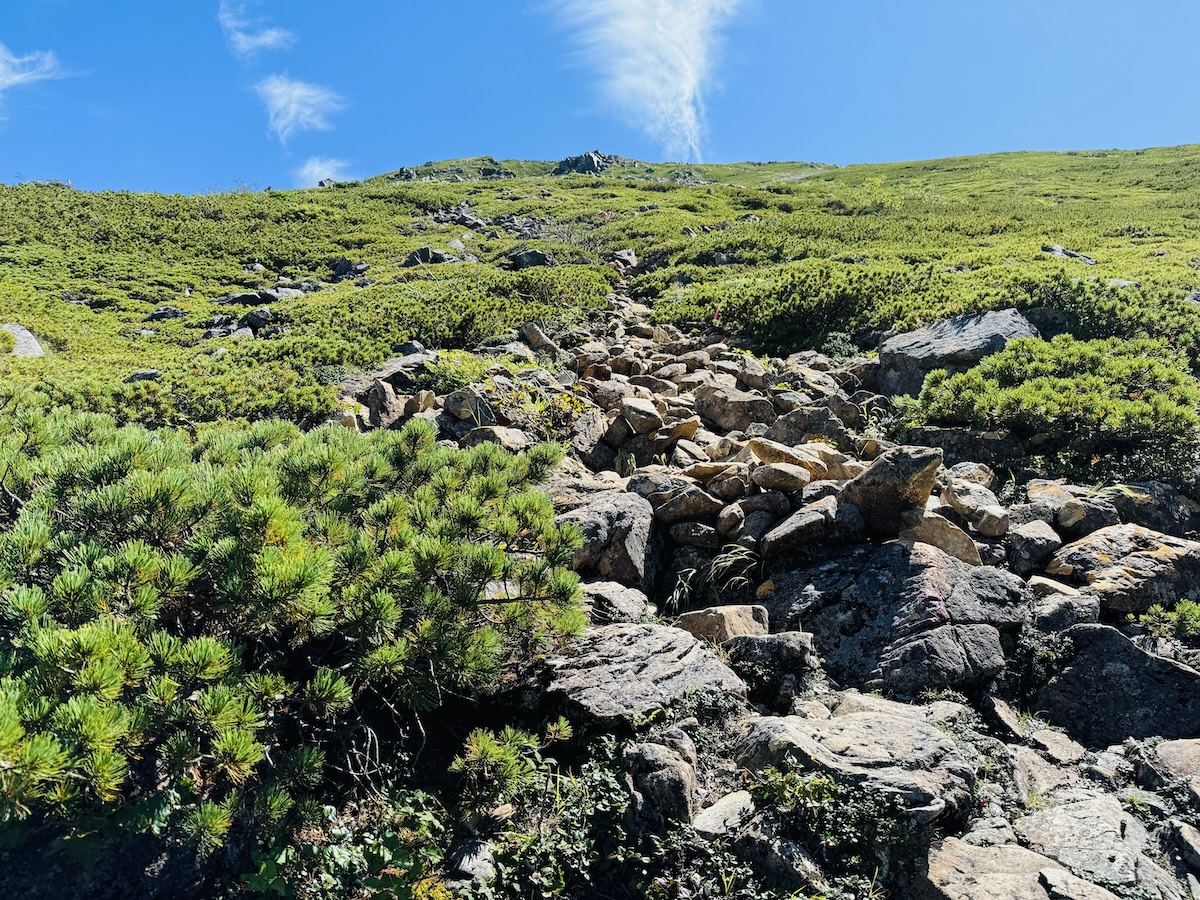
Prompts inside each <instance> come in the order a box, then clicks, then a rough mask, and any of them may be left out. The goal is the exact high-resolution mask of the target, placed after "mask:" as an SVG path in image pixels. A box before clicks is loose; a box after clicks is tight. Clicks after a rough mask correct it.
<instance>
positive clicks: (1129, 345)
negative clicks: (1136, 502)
mask: <svg viewBox="0 0 1200 900" xmlns="http://www.w3.org/2000/svg"><path fill="white" fill-rule="evenodd" d="M1198 405H1200V382H1197V381H1196V379H1195V378H1194V377H1193V375H1192V374H1191V370H1190V369H1189V367H1188V363H1187V359H1186V357H1185V356H1184V354H1183V353H1181V352H1179V351H1177V350H1173V349H1171V348H1170V347H1168V346H1166V345H1165V344H1163V343H1161V342H1159V341H1154V340H1150V339H1145V338H1143V339H1138V340H1133V341H1124V340H1120V339H1117V338H1111V339H1108V340H1096V341H1077V340H1075V339H1074V338H1072V337H1070V336H1067V335H1062V336H1059V337H1057V338H1055V339H1054V340H1052V341H1040V340H1032V339H1026V340H1018V341H1013V342H1012V343H1010V344H1009V345H1008V347H1007V348H1005V349H1004V350H1003V351H1002V352H1000V353H996V354H994V355H992V356H989V357H987V358H986V359H984V360H983V362H981V363H980V364H979V365H978V366H976V367H975V368H973V369H970V370H968V371H967V372H964V373H961V374H958V375H953V376H947V374H946V372H945V371H937V372H933V373H931V374H930V375H929V376H928V377H927V378H926V380H925V385H924V387H923V388H922V390H921V395H920V397H919V398H918V401H917V416H918V418H919V419H920V420H921V421H924V422H929V423H934V424H940V425H965V426H968V427H971V428H977V429H996V428H1004V429H1010V430H1011V431H1013V432H1014V433H1016V434H1017V435H1018V436H1019V437H1021V438H1025V439H1030V438H1036V439H1037V443H1038V446H1040V447H1041V448H1043V450H1044V451H1045V452H1047V453H1048V454H1051V455H1053V454H1058V455H1059V457H1060V459H1061V461H1062V462H1064V463H1071V464H1074V465H1078V466H1096V465H1100V464H1104V465H1106V466H1117V467H1118V468H1119V467H1124V466H1132V467H1133V468H1134V469H1136V470H1137V471H1141V472H1145V471H1159V470H1157V469H1154V468H1152V467H1153V466H1155V465H1158V464H1161V465H1162V466H1164V467H1165V468H1164V469H1162V470H1161V472H1162V473H1168V472H1170V473H1174V474H1175V475H1176V476H1179V477H1183V476H1186V474H1187V472H1188V470H1189V467H1190V466H1191V465H1192V464H1193V463H1194V461H1195V458H1196V452H1197V447H1198V436H1197V427H1198V426H1200V416H1198V415H1197V407H1198Z"/></svg>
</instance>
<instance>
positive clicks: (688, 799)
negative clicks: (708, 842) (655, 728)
mask: <svg viewBox="0 0 1200 900" xmlns="http://www.w3.org/2000/svg"><path fill="white" fill-rule="evenodd" d="M622 759H623V762H624V764H625V771H626V772H628V773H629V779H630V782H631V784H632V787H633V805H634V809H633V812H634V815H635V816H636V817H637V818H638V819H640V820H641V824H642V825H643V827H645V826H648V827H650V828H653V829H658V828H661V827H663V826H665V825H667V824H668V823H670V822H681V823H683V824H685V825H686V824H688V823H690V822H691V821H692V817H693V816H694V815H695V813H696V808H697V806H698V795H699V785H698V784H697V780H696V770H695V769H694V768H693V767H692V764H691V763H690V762H689V761H688V760H686V759H684V758H683V756H682V755H681V754H680V753H679V751H677V750H675V749H674V748H672V747H667V746H664V745H663V744H659V743H653V742H646V743H638V744H629V745H627V746H626V747H625V749H624V752H623V753H622Z"/></svg>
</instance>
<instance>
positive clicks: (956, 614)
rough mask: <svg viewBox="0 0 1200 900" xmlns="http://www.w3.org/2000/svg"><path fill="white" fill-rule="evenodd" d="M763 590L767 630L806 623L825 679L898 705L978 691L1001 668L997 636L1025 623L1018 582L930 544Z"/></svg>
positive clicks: (846, 562) (847, 558) (852, 561)
mask: <svg viewBox="0 0 1200 900" xmlns="http://www.w3.org/2000/svg"><path fill="white" fill-rule="evenodd" d="M776 581H777V582H778V584H776V583H775V582H776ZM769 584H770V586H771V587H770V588H769V589H768V590H767V591H760V597H759V599H760V601H761V602H763V603H764V604H765V605H766V606H767V608H768V610H769V612H770V616H771V622H772V624H773V626H774V627H776V628H787V627H791V623H793V622H795V621H797V620H799V621H803V623H804V626H805V630H807V631H811V632H812V634H813V637H814V645H815V647H816V650H817V652H818V653H820V655H821V657H822V659H823V660H824V662H825V668H826V671H828V673H829V674H830V676H832V677H833V678H834V679H835V680H836V681H838V682H839V683H841V684H843V685H854V686H857V687H860V688H862V689H865V690H883V691H887V692H889V693H893V694H896V695H899V696H902V697H915V696H917V695H919V694H920V693H921V692H922V691H924V690H928V689H933V688H955V689H971V688H975V687H979V686H981V685H983V684H985V683H986V682H987V681H988V680H990V679H991V678H994V677H995V676H996V675H998V674H999V673H1000V672H1001V671H1002V670H1003V668H1004V662H1005V661H1004V652H1003V649H1002V641H1001V636H1002V634H1010V635H1011V634H1015V633H1016V632H1018V631H1019V630H1020V629H1021V627H1022V626H1023V625H1024V624H1025V623H1026V622H1027V621H1028V619H1029V604H1028V601H1027V599H1026V595H1025V590H1024V584H1023V583H1022V581H1021V580H1020V579H1019V578H1017V577H1016V576H1015V575H1013V574H1011V573H1009V572H1004V571H1001V570H999V569H994V568H991V567H988V566H971V565H967V564H966V563H962V562H960V561H959V560H957V559H954V558H953V557H951V556H949V555H947V554H946V553H944V552H942V551H941V550H939V549H937V548H936V547H933V546H930V545H929V544H902V543H889V544H885V545H884V546H882V547H880V548H878V549H870V548H854V549H852V550H850V551H849V552H847V553H846V554H844V555H843V556H841V557H837V558H834V559H833V560H831V561H830V562H827V563H823V564H821V565H819V566H815V567H813V568H811V569H808V570H807V571H805V572H801V573H796V574H795V575H794V576H792V577H791V578H777V579H775V581H773V582H770V583H769ZM789 585H790V586H791V587H790V589H789ZM764 595H765V596H764Z"/></svg>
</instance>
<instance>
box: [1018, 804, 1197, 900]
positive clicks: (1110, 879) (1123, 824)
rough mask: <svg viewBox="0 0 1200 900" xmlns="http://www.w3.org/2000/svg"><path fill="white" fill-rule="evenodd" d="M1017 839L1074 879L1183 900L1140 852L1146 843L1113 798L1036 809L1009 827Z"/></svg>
mask: <svg viewBox="0 0 1200 900" xmlns="http://www.w3.org/2000/svg"><path fill="white" fill-rule="evenodd" d="M1013 830H1014V831H1015V832H1016V834H1017V839H1018V840H1020V842H1021V843H1022V844H1024V845H1025V846H1027V847H1028V848H1029V849H1030V850H1033V851H1034V852H1036V853H1040V854H1041V855H1043V856H1047V857H1049V858H1050V859H1053V860H1055V861H1056V862H1058V863H1060V864H1061V865H1063V866H1065V867H1066V868H1067V869H1069V870H1071V872H1073V873H1074V874H1075V875H1077V876H1080V877H1083V878H1087V879H1089V880H1091V881H1098V882H1101V883H1103V884H1108V885H1112V886H1113V887H1115V888H1118V889H1121V890H1123V891H1130V890H1138V889H1140V890H1141V891H1143V892H1144V893H1143V896H1146V897H1151V898H1155V900H1185V898H1186V897H1187V895H1186V894H1185V893H1184V887H1183V885H1182V884H1180V883H1179V882H1178V881H1177V880H1176V879H1175V878H1174V877H1173V876H1172V875H1171V874H1170V873H1168V872H1167V871H1165V870H1164V869H1163V868H1161V867H1160V866H1159V865H1157V864H1156V863H1155V862H1153V861H1152V860H1151V859H1150V858H1149V857H1148V856H1147V855H1146V853H1145V851H1147V850H1148V849H1150V838H1149V835H1148V834H1147V833H1146V829H1145V827H1144V826H1143V825H1142V823H1141V822H1140V821H1139V820H1138V819H1137V817H1135V816H1133V815H1131V814H1130V813H1127V812H1126V811H1125V810H1124V808H1122V806H1121V803H1120V801H1119V800H1117V798H1116V797H1113V796H1107V795H1105V796H1097V797H1095V798H1092V799H1085V800H1078V801H1075V802H1071V803H1064V804H1062V805H1061V806H1054V807H1050V808H1048V809H1043V810H1039V811H1038V812H1035V813H1033V814H1031V815H1028V816H1025V817H1024V818H1020V819H1017V820H1016V821H1015V822H1013Z"/></svg>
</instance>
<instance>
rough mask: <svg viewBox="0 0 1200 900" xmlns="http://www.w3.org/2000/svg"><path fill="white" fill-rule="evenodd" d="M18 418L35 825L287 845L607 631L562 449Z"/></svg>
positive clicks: (328, 431)
mask: <svg viewBox="0 0 1200 900" xmlns="http://www.w3.org/2000/svg"><path fill="white" fill-rule="evenodd" d="M3 421H5V422H6V423H7V425H6V427H5V433H4V435H3V446H4V448H5V449H4V451H3V452H2V453H0V488H2V489H3V494H4V497H5V501H6V503H5V506H4V510H5V511H6V515H7V517H8V524H7V525H6V526H5V527H4V529H3V531H0V591H2V592H3V593H2V594H0V620H2V621H3V625H4V627H3V630H2V631H0V759H3V760H5V761H6V762H5V765H4V766H3V768H2V769H0V820H2V821H3V822H4V823H6V824H7V825H8V826H10V827H12V826H16V825H18V824H19V823H23V822H26V821H28V820H31V819H32V820H36V821H45V822H49V823H55V822H56V823H60V824H61V827H62V828H63V829H64V833H66V834H68V835H82V834H87V833H97V832H98V830H104V831H105V832H106V833H112V832H114V831H116V832H120V831H151V832H153V833H155V834H161V835H164V836H166V837H172V838H177V839H186V840H190V841H191V842H193V843H194V844H195V845H196V846H198V847H199V848H200V849H201V850H209V849H212V848H214V847H216V846H218V845H220V844H221V843H222V842H224V841H226V840H227V839H228V838H229V837H230V836H231V835H234V834H250V833H253V834H269V833H272V831H275V832H279V831H286V830H287V829H288V828H291V827H293V826H295V825H298V824H301V823H304V822H310V821H312V820H313V819H314V818H315V817H317V816H318V814H319V813H320V806H321V804H322V803H323V802H327V801H329V800H330V799H331V798H336V797H338V796H339V794H340V792H341V791H344V790H348V789H349V788H350V787H352V786H358V787H360V788H362V787H363V786H365V785H370V784H375V785H377V786H378V785H381V784H383V783H384V782H385V781H386V780H388V779H392V778H398V777H402V776H403V774H404V772H403V765H404V756H403V753H404V751H405V749H406V748H411V747H414V746H416V743H415V742H417V741H418V740H419V734H420V733H421V719H422V717H423V716H425V715H427V714H429V713H430V712H432V711H435V710H437V709H439V708H440V707H441V706H442V704H443V703H444V702H446V700H447V698H450V697H453V698H462V697H472V696H480V695H483V694H486V693H487V692H488V691H489V690H491V689H492V687H493V686H494V685H495V684H496V682H497V679H498V678H499V677H500V675H501V673H502V672H503V671H504V670H505V668H506V667H507V666H508V665H510V664H511V663H513V662H514V661H517V660H520V659H523V658H528V657H529V655H530V654H533V653H537V652H541V651H542V650H544V649H546V648H549V647H553V646H555V645H556V644H558V643H559V642H561V641H563V640H564V639H566V638H568V637H569V636H571V635H573V634H575V633H576V632H577V631H578V630H579V629H580V628H581V627H582V624H583V616H582V614H581V612H580V611H579V607H578V596H577V595H578V579H577V578H576V576H575V575H574V574H573V573H571V572H570V571H569V570H568V569H567V568H566V566H567V564H568V563H569V560H570V557H571V554H572V552H573V549H574V548H575V547H576V546H577V543H578V540H579V536H578V533H577V532H573V531H571V530H569V529H560V528H558V527H556V526H555V524H554V517H553V510H552V509H551V506H550V503H549V501H548V500H547V498H546V497H544V496H543V495H540V494H536V493H531V492H530V491H529V487H530V486H531V485H532V484H533V483H535V482H536V481H538V480H539V479H541V478H542V477H543V476H544V475H545V474H546V472H547V471H548V469H549V468H550V467H551V466H552V465H553V464H555V463H556V462H557V460H558V459H559V458H560V454H561V451H560V450H559V449H558V448H557V447H555V446H553V445H543V446H541V447H538V448H536V449H534V450H533V451H531V452H530V453H528V454H527V455H524V456H520V457H513V456H510V455H509V454H507V453H505V452H504V451H502V450H500V449H499V448H498V447H496V446H494V445H484V446H481V447H479V448H475V449H472V450H469V451H461V452H460V451H449V450H445V449H443V448H440V447H438V446H437V445H436V443H435V441H434V432H433V429H432V427H431V426H430V425H429V424H428V423H424V422H421V421H414V422H413V423H412V424H410V425H409V426H407V427H406V428H405V429H403V430H401V431H398V432H387V431H384V432H376V433H373V434H371V435H370V436H368V437H366V438H363V437H361V436H359V435H357V434H354V433H353V432H350V431H346V430H343V429H337V428H323V429H318V430H315V431H312V432H309V433H307V434H300V433H299V432H298V431H297V430H296V429H295V427H294V426H291V425H289V424H287V423H281V422H271V421H265V422H262V423H259V424H257V425H255V426H253V427H251V428H249V429H237V428H229V427H223V428H216V429H209V430H206V431H204V432H203V433H202V434H200V435H199V437H198V439H195V440H193V439H189V438H188V437H187V436H186V435H183V434H181V433H177V432H173V431H157V432H154V431H147V430H144V429H142V428H140V427H136V426H126V427H123V428H118V427H116V426H115V425H114V424H113V422H112V420H111V419H107V418H105V417H102V416H95V415H88V414H76V413H67V412H62V411H60V412H56V413H53V414H50V415H48V416H47V415H44V414H43V411H42V410H39V409H36V408H25V407H21V406H20V405H19V403H18V401H16V400H14V399H12V398H10V400H9V409H8V415H7V417H5V418H4V419H3ZM456 702H459V701H456ZM100 825H103V826H104V827H103V829H100V827H99V826H100Z"/></svg>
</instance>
